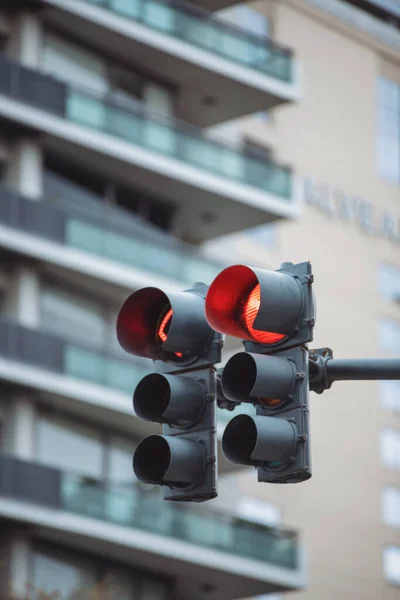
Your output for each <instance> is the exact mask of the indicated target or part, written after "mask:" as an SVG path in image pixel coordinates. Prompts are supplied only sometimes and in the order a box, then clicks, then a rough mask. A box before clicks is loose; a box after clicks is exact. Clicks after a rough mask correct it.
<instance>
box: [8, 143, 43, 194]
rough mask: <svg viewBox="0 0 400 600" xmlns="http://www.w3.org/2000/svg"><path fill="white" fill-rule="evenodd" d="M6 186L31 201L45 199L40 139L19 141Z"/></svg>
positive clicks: (13, 153)
mask: <svg viewBox="0 0 400 600" xmlns="http://www.w3.org/2000/svg"><path fill="white" fill-rule="evenodd" d="M5 181H6V184H7V185H8V186H9V187H10V188H12V189H13V190H15V191H16V192H18V193H19V194H21V196H25V197H27V198H30V199H31V200H40V199H41V198H42V197H43V153H42V148H41V144H40V140H39V138H22V139H19V140H18V141H17V142H16V143H15V144H14V147H13V150H12V152H11V156H10V159H9V163H8V168H7V171H6V177H5Z"/></svg>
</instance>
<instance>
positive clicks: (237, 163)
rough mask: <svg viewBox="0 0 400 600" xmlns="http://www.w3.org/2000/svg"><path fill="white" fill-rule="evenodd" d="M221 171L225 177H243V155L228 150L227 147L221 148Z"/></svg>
mask: <svg viewBox="0 0 400 600" xmlns="http://www.w3.org/2000/svg"><path fill="white" fill-rule="evenodd" d="M220 153H221V161H220V167H221V173H223V174H224V175H226V176H227V177H234V178H235V179H245V177H244V175H245V163H244V162H243V157H242V156H240V154H239V153H238V152H234V151H233V150H229V148H221V149H220Z"/></svg>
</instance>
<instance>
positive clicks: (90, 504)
mask: <svg viewBox="0 0 400 600" xmlns="http://www.w3.org/2000/svg"><path fill="white" fill-rule="evenodd" d="M85 482H86V483H85ZM62 497H63V500H64V506H65V508H66V509H67V510H70V511H71V512H75V513H79V514H82V515H87V516H89V517H93V518H95V519H103V518H104V493H103V490H102V488H101V483H100V482H95V481H94V480H89V479H88V480H85V479H84V478H80V477H78V476H76V477H75V476H69V477H68V478H63V479H62Z"/></svg>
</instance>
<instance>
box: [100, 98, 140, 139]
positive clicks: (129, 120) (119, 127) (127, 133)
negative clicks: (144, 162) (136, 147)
mask: <svg viewBox="0 0 400 600" xmlns="http://www.w3.org/2000/svg"><path fill="white" fill-rule="evenodd" d="M142 130H143V121H142V120H141V119H140V118H139V117H137V116H136V115H135V114H134V113H133V112H128V111H126V110H124V109H119V108H116V107H114V106H108V107H107V119H106V125H105V131H107V133H110V134H111V135H115V136H116V137H120V138H122V139H124V140H127V141H129V142H133V143H134V144H140V143H141V139H142Z"/></svg>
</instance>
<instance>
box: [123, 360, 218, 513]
mask: <svg viewBox="0 0 400 600" xmlns="http://www.w3.org/2000/svg"><path fill="white" fill-rule="evenodd" d="M216 385H217V378H216V372H215V369H213V368H205V369H191V370H189V371H185V372H184V373H183V374H181V375H171V374H169V375H165V374H162V373H151V374H150V375H147V376H146V377H144V379H142V380H141V381H140V383H139V384H138V386H137V387H136V390H135V392H134V395H133V406H134V409H135V412H136V414H137V415H138V416H139V417H141V418H142V419H145V420H147V421H153V422H156V423H162V424H163V435H150V436H148V437H146V438H145V439H143V440H142V441H141V442H140V443H139V445H138V446H137V448H136V451H135V454H134V457H133V469H134V471H135V474H136V476H137V478H138V479H139V480H140V481H142V482H143V483H152V484H157V485H162V486H165V487H164V498H165V499H168V500H183V501H191V502H202V501H204V500H210V499H211V498H215V496H216V495H217V492H216V489H217V482H216V476H217V474H216V467H217V465H216V456H217V454H216Z"/></svg>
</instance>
